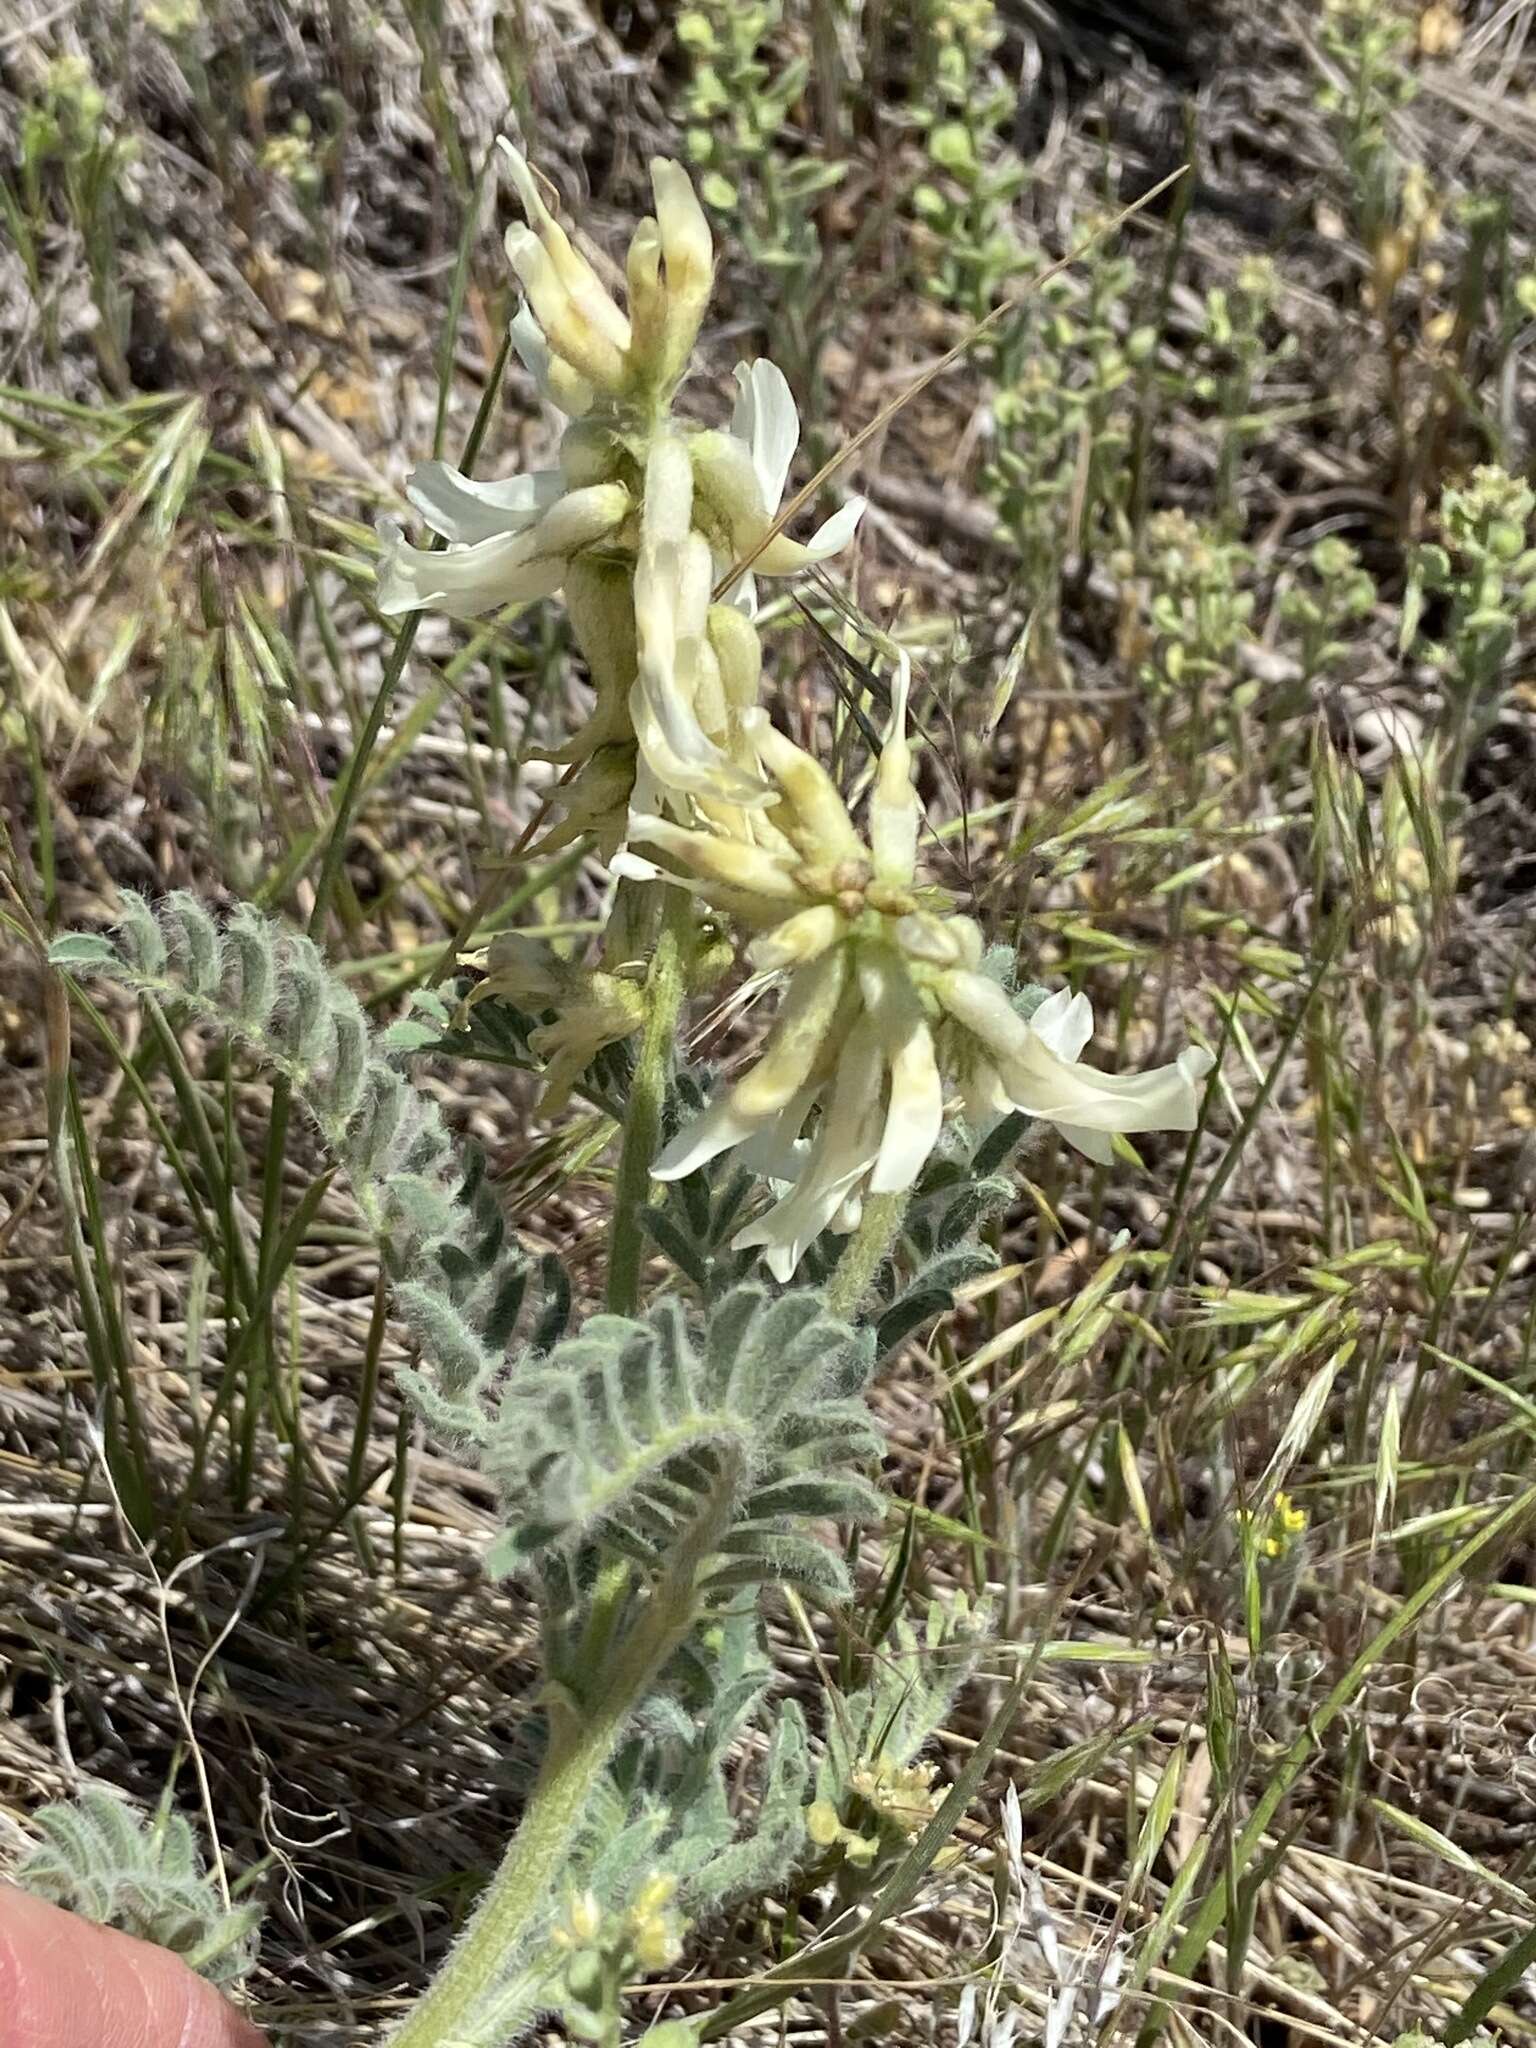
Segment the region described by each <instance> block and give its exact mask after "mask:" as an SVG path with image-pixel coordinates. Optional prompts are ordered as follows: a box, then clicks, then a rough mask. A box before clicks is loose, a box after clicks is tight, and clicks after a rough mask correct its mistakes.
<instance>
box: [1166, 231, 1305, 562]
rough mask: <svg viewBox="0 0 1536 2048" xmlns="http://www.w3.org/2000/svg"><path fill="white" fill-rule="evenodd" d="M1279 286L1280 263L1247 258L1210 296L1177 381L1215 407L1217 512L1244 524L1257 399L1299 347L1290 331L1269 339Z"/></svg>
mask: <svg viewBox="0 0 1536 2048" xmlns="http://www.w3.org/2000/svg"><path fill="white" fill-rule="evenodd" d="M1279 291H1280V280H1279V277H1278V275H1277V274H1276V271H1275V267H1274V265H1273V264H1272V263H1271V262H1270V261H1269V259H1268V258H1267V257H1262V256H1250V257H1247V258H1245V260H1244V261H1243V262H1242V263H1241V264H1240V265H1239V266H1238V271H1237V275H1236V277H1235V278H1234V279H1233V282H1232V284H1231V286H1230V287H1228V286H1225V285H1213V286H1212V287H1211V289H1210V290H1209V291H1208V292H1207V293H1206V295H1205V304H1204V307H1203V308H1202V315H1203V328H1202V332H1201V335H1200V339H1199V343H1198V345H1197V348H1196V349H1195V350H1194V351H1192V355H1193V363H1192V364H1186V365H1184V366H1182V369H1181V376H1180V380H1179V381H1180V382H1181V383H1186V382H1187V384H1188V387H1189V391H1190V395H1191V396H1192V397H1193V398H1194V399H1195V400H1196V401H1197V402H1198V403H1199V404H1200V405H1201V406H1209V407H1210V408H1211V409H1212V410H1213V412H1214V413H1215V416H1216V420H1217V423H1218V426H1217V431H1218V434H1219V444H1218V455H1217V469H1216V493H1215V501H1216V513H1217V516H1218V517H1219V518H1223V519H1226V520H1228V521H1229V522H1233V523H1234V524H1236V525H1237V526H1238V527H1240V526H1241V523H1242V522H1241V518H1240V515H1239V505H1238V493H1239V485H1240V481H1241V476H1242V467H1243V458H1244V456H1245V454H1246V453H1247V451H1248V450H1249V449H1250V448H1251V447H1252V446H1253V444H1254V442H1255V441H1256V440H1257V438H1258V436H1259V434H1260V433H1261V432H1262V430H1263V424H1264V423H1263V419H1262V417H1261V416H1260V415H1258V414H1256V412H1255V410H1254V408H1255V404H1256V402H1257V399H1258V396H1259V393H1260V391H1261V389H1262V387H1263V384H1264V382H1265V379H1266V378H1268V377H1269V376H1270V375H1271V374H1272V373H1273V371H1274V370H1275V368H1276V367H1277V365H1279V364H1280V363H1282V362H1284V361H1285V360H1286V358H1287V357H1288V356H1290V355H1291V354H1293V353H1294V350H1295V341H1294V337H1292V336H1291V335H1288V334H1280V335H1278V336H1276V337H1275V338H1273V339H1271V337H1270V333H1269V330H1270V328H1271V325H1272V323H1273V319H1274V313H1275V306H1276V302H1277V300H1278V298H1279Z"/></svg>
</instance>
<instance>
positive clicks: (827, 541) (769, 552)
mask: <svg viewBox="0 0 1536 2048" xmlns="http://www.w3.org/2000/svg"><path fill="white" fill-rule="evenodd" d="M863 517H864V500H863V499H862V498H850V499H849V500H848V502H847V504H846V505H839V506H838V508H837V510H836V511H835V512H834V513H833V514H832V517H831V518H830V519H828V520H826V521H825V522H824V523H823V524H822V525H821V526H818V527H817V529H816V531H815V532H814V533H813V534H812V535H811V537H810V539H809V540H808V541H798V540H791V539H790V538H789V536H788V534H785V533H776V534H775V535H774V537H773V539H772V540H771V541H769V543H768V545H767V547H765V548H764V549H763V551H762V553H761V554H760V555H759V556H758V557H757V559H756V560H755V561H754V562H753V564H752V567H753V569H754V570H755V571H756V572H757V574H758V575H759V576H793V575H794V574H795V572H796V571H797V570H799V569H804V568H807V567H809V565H810V564H811V563H812V562H824V561H826V560H827V559H828V557H829V556H831V555H835V554H838V553H840V552H841V551H842V549H844V548H845V547H847V545H848V543H849V541H851V540H852V539H853V536H854V530H855V528H856V527H857V526H858V523H859V521H860V520H861V519H862V518H863Z"/></svg>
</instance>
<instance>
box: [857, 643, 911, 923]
mask: <svg viewBox="0 0 1536 2048" xmlns="http://www.w3.org/2000/svg"><path fill="white" fill-rule="evenodd" d="M911 682H912V659H911V656H910V655H908V654H907V653H906V651H905V650H904V649H903V650H902V652H901V654H900V658H899V667H898V669H897V675H896V686H895V688H894V689H893V691H892V692H891V699H892V704H891V723H890V729H889V731H888V732H887V733H886V736H885V745H884V746H883V747H882V748H881V751H880V766H879V768H878V769H877V770H876V773H875V786H874V789H873V790H872V791H871V792H870V799H869V848H870V852H871V854H872V855H873V857H874V863H875V874H876V875H877V876H878V878H879V879H880V880H881V881H882V882H896V883H909V882H911V881H912V879H913V877H914V876H915V875H916V873H917V828H918V824H919V821H920V819H921V815H922V812H921V806H920V805H919V803H918V801H917V791H916V790H915V789H914V788H913V787H912V748H911V745H910V743H909V741H908V739H907V692H908V690H909V689H910V687H911Z"/></svg>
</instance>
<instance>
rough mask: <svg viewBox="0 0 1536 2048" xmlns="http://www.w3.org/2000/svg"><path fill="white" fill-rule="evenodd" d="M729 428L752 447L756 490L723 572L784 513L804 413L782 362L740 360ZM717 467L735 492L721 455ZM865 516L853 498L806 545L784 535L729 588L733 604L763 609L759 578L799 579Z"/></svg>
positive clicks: (722, 484) (838, 547) (737, 517)
mask: <svg viewBox="0 0 1536 2048" xmlns="http://www.w3.org/2000/svg"><path fill="white" fill-rule="evenodd" d="M730 431H731V438H732V439H733V440H735V441H738V442H739V443H740V444H741V446H742V447H743V448H744V449H745V450H746V452H747V456H748V459H749V461H750V462H751V465H752V476H753V479H754V481H755V484H756V495H755V496H753V497H749V498H747V499H745V500H744V501H743V502H742V503H741V505H740V506H739V507H738V509H737V510H736V511H735V512H734V513H733V514H731V515H729V516H727V517H725V519H724V522H723V523H724V525H725V528H726V531H727V533H728V535H729V538H730V541H731V547H730V548H729V549H726V550H724V551H723V552H724V556H725V558H724V559H722V560H720V561H719V564H718V566H719V570H720V572H721V573H722V574H723V573H724V572H725V571H726V570H727V569H729V568H730V566H731V563H732V562H733V561H737V560H740V559H741V558H742V556H744V555H745V554H746V553H747V552H748V551H749V548H748V545H747V543H748V542H749V541H750V542H751V543H752V544H755V542H756V540H757V539H760V538H761V537H762V534H763V533H764V532H765V531H766V530H767V527H768V525H769V524H770V523H771V521H773V520H774V519H776V518H777V517H778V511H779V506H780V504H781V503H782V502H783V498H784V487H785V485H786V484H787V483H788V481H789V466H790V464H791V463H792V462H793V461H794V459H795V450H796V448H798V447H799V445H800V415H799V413H798V412H797V411H796V409H795V401H794V397H793V395H792V394H791V392H790V388H789V383H788V380H787V379H786V377H785V375H784V372H783V371H782V370H781V369H780V368H779V366H778V365H777V363H771V362H769V361H768V360H767V358H766V357H763V356H759V357H758V359H757V360H756V361H755V362H751V363H738V364H737V365H736V406H735V410H734V411H733V412H732V414H731V428H730ZM715 466H716V469H717V471H718V475H719V483H718V487H719V488H721V489H724V490H726V491H729V489H730V483H729V480H728V471H729V469H730V465H729V464H726V463H722V462H720V461H719V459H718V457H717V458H715ZM735 467H736V471H737V475H738V483H740V482H741V481H743V480H744V479H743V475H742V473H741V471H740V466H739V464H737V465H735ZM863 516H864V500H863V499H862V498H850V499H849V500H848V502H847V503H846V504H845V505H840V506H839V507H838V509H837V511H836V512H834V513H833V514H832V516H831V518H830V519H828V520H826V521H824V522H823V524H822V525H821V526H819V527H818V528H817V529H816V531H815V533H813V534H812V535H811V537H810V539H809V540H808V541H805V542H804V543H802V542H800V541H793V540H790V539H789V538H788V537H787V536H786V535H784V534H780V535H778V536H777V537H776V538H775V539H774V540H773V541H771V542H770V543H769V545H768V546H767V547H766V548H765V549H764V550H763V552H762V553H761V554H760V555H759V556H758V557H757V560H756V561H755V562H754V563H753V564H752V567H751V568H750V569H748V570H747V571H745V573H744V574H742V575H741V576H739V577H738V578H737V580H736V582H735V584H734V585H733V586H732V588H731V590H730V591H729V592H728V593H727V595H728V596H729V598H730V600H731V602H732V603H734V604H736V605H739V606H740V607H741V608H742V609H743V610H744V611H745V612H746V613H747V614H748V616H749V617H750V616H751V614H752V612H753V611H754V610H755V609H756V584H755V578H756V577H757V576H758V575H763V576H792V575H793V574H794V573H795V572H796V571H797V570H799V569H803V568H805V567H806V566H807V565H808V564H809V563H812V562H824V561H826V560H827V559H828V557H829V556H832V555H835V554H838V553H840V552H841V551H842V549H844V548H845V547H846V546H847V545H848V543H849V541H850V540H852V538H853V535H854V531H855V529H856V528H857V526H858V523H859V521H860V519H861V518H862V517H863Z"/></svg>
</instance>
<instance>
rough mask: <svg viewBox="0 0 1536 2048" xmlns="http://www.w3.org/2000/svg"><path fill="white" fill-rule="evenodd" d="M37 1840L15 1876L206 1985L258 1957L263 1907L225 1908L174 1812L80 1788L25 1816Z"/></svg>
mask: <svg viewBox="0 0 1536 2048" xmlns="http://www.w3.org/2000/svg"><path fill="white" fill-rule="evenodd" d="M33 1825H34V1826H35V1827H36V1829H37V1831H38V1833H39V1834H40V1835H41V1836H42V1840H41V1841H40V1842H39V1843H38V1844H37V1846H36V1847H35V1848H33V1849H31V1850H30V1851H29V1852H28V1853H27V1855H26V1856H25V1857H23V1859H22V1862H21V1866H20V1868H19V1869H18V1871H17V1877H18V1879H19V1880H20V1882H21V1883H22V1884H23V1885H25V1886H26V1888H27V1890H28V1891H30V1892H35V1893H36V1894H37V1896H38V1897H39V1898H41V1899H47V1900H49V1902H50V1903H51V1904H53V1905H55V1906H64V1907H67V1908H68V1910H69V1911H70V1912H72V1913H78V1914H80V1915H81V1916H82V1918H84V1919H86V1920H94V1921H96V1922H97V1923H98V1924H99V1925H101V1926H103V1927H116V1928H118V1929H119V1930H120V1931H121V1932H122V1933H124V1934H132V1935H136V1936H137V1937H138V1938H139V1940H141V1941H152V1942H155V1943H156V1944H157V1945H158V1946H159V1947H161V1948H168V1949H170V1950H171V1951H172V1953H173V1954H175V1955H178V1956H180V1957H181V1959H182V1960H183V1962H185V1963H186V1964H187V1965H188V1966H189V1967H190V1968H192V1969H194V1970H196V1971H197V1972H198V1973H199V1975H201V1976H204V1977H206V1978H207V1979H208V1980H209V1982H210V1983H212V1984H239V1983H241V1982H242V1981H243V1980H244V1978H245V1977H246V1976H248V1975H249V1973H250V1970H251V1966H252V1964H253V1962H254V1961H255V1957H256V1939H257V1929H258V1928H259V1926H260V1924H261V1908H260V1907H259V1906H255V1905H244V1906H232V1905H230V1904H229V1902H228V1900H227V1899H226V1898H223V1897H221V1896H220V1894H219V1892H218V1890H217V1888H216V1887H215V1885H214V1883H213V1881H212V1879H211V1878H209V1877H208V1876H207V1875H206V1874H205V1872H204V1870H203V1867H202V1863H201V1860H200V1858H199V1856H198V1853H197V1842H196V1839H195V1838H194V1836H193V1833H192V1829H191V1827H190V1826H189V1825H188V1823H187V1822H186V1821H185V1820H184V1819H183V1818H182V1817H181V1815H180V1814H177V1813H169V1812H162V1813H160V1814H157V1815H156V1816H155V1818H154V1819H153V1820H152V1821H144V1820H142V1819H141V1818H140V1817H139V1815H138V1814H136V1813H135V1812H134V1810H133V1809H132V1807H130V1806H129V1805H128V1804H127V1803H126V1801H124V1800H122V1799H118V1798H117V1797H115V1796H114V1795H113V1794H112V1793H110V1792H99V1791H93V1792H82V1793H81V1794H80V1796H79V1798H77V1799H73V1800H69V1801H61V1802H60V1803H59V1804H58V1805H56V1806H45V1807H43V1808H41V1810H40V1811H39V1812H38V1813H36V1814H35V1815H34V1816H33Z"/></svg>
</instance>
